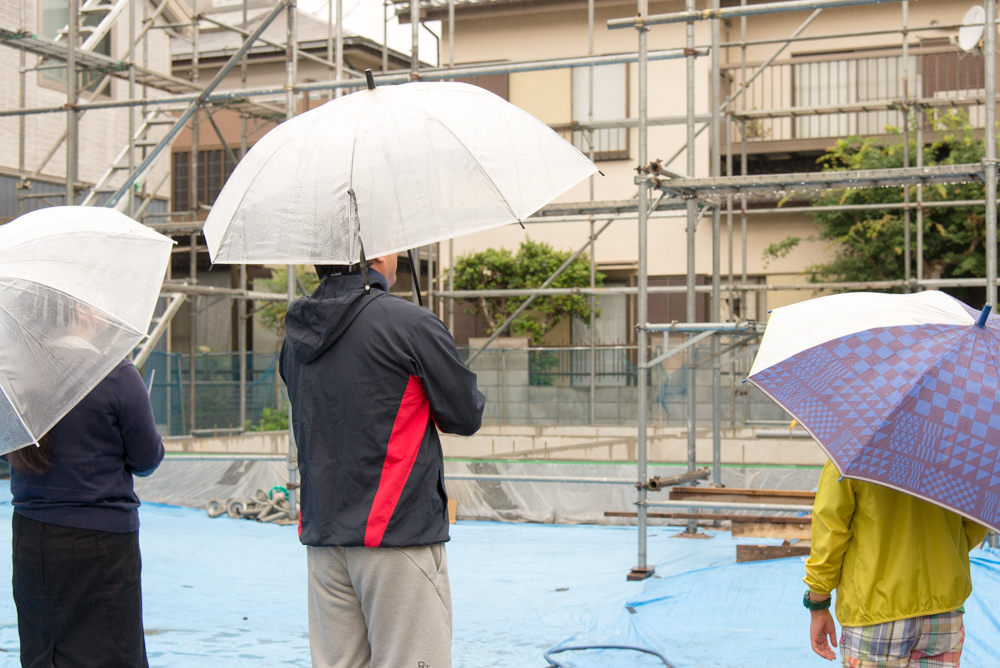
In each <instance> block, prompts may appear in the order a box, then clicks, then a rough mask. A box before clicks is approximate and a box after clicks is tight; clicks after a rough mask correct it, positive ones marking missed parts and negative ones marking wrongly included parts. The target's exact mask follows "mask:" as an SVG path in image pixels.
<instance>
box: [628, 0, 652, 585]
mask: <svg viewBox="0 0 1000 668" xmlns="http://www.w3.org/2000/svg"><path fill="white" fill-rule="evenodd" d="M638 11H639V16H646V15H647V14H649V2H648V0H638ZM636 33H637V34H638V38H639V49H638V51H639V63H638V75H637V77H636V78H637V79H638V88H639V110H638V112H639V132H638V135H639V138H638V139H639V173H640V174H645V173H646V170H647V169H648V165H647V162H648V160H647V155H646V152H647V146H646V142H647V141H648V132H647V128H646V116H647V111H648V110H647V102H648V100H647V95H648V86H649V76H648V71H647V65H648V63H647V60H646V49H647V44H648V32H647V30H646V28H645V26H642V25H638V24H637V25H636ZM638 186H639V198H638V199H639V204H638V206H639V249H638V253H639V267H638V298H637V300H636V318H637V320H638V321H639V322H645V321H646V313H647V308H648V304H649V298H648V294H647V291H646V290H647V287H648V285H649V283H648V265H647V260H648V257H647V256H648V248H647V242H648V235H647V223H648V218H649V210H648V208H647V202H648V198H649V182H648V181H647V180H646V179H641V180H640V182H639V183H638ZM647 340H648V338H647V334H646V330H644V329H640V330H637V331H636V346H637V350H636V366H637V367H638V369H637V370H636V385H637V387H636V390H637V393H638V401H639V406H638V419H637V425H636V432H637V433H636V436H637V438H636V441H637V443H636V446H637V447H636V458H637V461H636V464H637V475H638V484H639V491H638V498H637V499H636V512H637V518H638V522H637V523H638V528H639V531H638V541H639V544H638V557H637V559H636V565H635V567H633V568H632V570H631V571H630V572H629V574H628V576H627V579H628V580H645V579H646V578H648V577H650V576H651V575H652V574H653V571H654V570H655V569H654V568H653V567H652V566H650V565H649V564H648V563H647V561H646V524H647V517H646V514H647V511H646V491H647V490H646V488H645V487H644V486H642V484H643V483H644V482H645V480H646V474H647V471H646V438H647V434H646V418H647V415H646V413H647V410H648V408H649V407H648V406H647V400H646V397H647V394H648V392H649V387H648V385H647V379H648V378H649V369H647V368H646V360H647V355H648V354H649V351H648V350H647Z"/></svg>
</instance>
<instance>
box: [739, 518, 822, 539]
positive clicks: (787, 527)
mask: <svg viewBox="0 0 1000 668" xmlns="http://www.w3.org/2000/svg"><path fill="white" fill-rule="evenodd" d="M772 519H789V520H797V521H796V522H795V523H792V522H772V521H770V520H772ZM732 523H733V525H732V532H733V537H734V538H737V537H746V536H751V537H753V538H785V539H787V540H804V539H808V538H811V537H812V518H811V517H781V518H777V517H775V518H764V519H757V520H747V519H738V520H737V519H734V520H732Z"/></svg>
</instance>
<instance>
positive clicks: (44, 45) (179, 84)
mask: <svg viewBox="0 0 1000 668" xmlns="http://www.w3.org/2000/svg"><path fill="white" fill-rule="evenodd" d="M0 43H2V44H5V45H7V46H9V47H12V48H15V49H20V50H22V51H26V52H28V53H32V54H34V55H36V56H38V57H40V58H45V59H49V60H57V61H60V62H66V58H67V56H68V51H69V49H67V48H66V45H65V44H63V43H61V42H55V41H53V40H50V39H45V38H44V37H39V36H37V35H34V34H32V33H29V32H26V31H25V32H20V31H16V30H8V29H6V28H0ZM76 62H77V66H78V67H80V68H81V69H86V70H90V71H95V72H104V73H106V74H111V75H112V76H115V77H118V78H119V79H127V78H128V70H129V63H126V62H124V61H121V60H116V59H114V58H110V57H108V56H105V55H103V54H100V53H94V52H93V51H84V50H82V49H77V50H76ZM134 70H135V82H136V83H137V84H139V85H140V86H149V87H150V88H155V89H156V90H161V91H163V92H165V93H170V94H171V95H190V94H192V93H201V92H203V91H204V90H205V87H204V86H202V85H200V84H197V83H195V82H193V81H187V80H185V79H181V78H179V77H175V76H171V75H169V74H161V73H159V72H153V71H151V70H147V69H145V68H142V67H139V66H134ZM212 106H215V107H220V108H225V109H232V110H234V111H238V112H240V113H242V114H246V115H248V116H254V117H256V118H262V119H266V120H283V119H284V118H285V110H284V109H282V108H279V107H275V106H272V105H269V104H266V103H262V102H252V101H250V100H248V99H246V98H232V99H227V100H217V101H214V102H213V103H212Z"/></svg>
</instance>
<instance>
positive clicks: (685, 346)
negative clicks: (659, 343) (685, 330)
mask: <svg viewBox="0 0 1000 668" xmlns="http://www.w3.org/2000/svg"><path fill="white" fill-rule="evenodd" d="M713 334H715V330H714V329H710V330H708V331H705V332H702V333H701V334H698V335H696V336H692V337H691V338H690V339H688V340H687V341H685V342H684V343H682V344H681V345H679V346H677V347H676V348H671V349H670V350H668V351H667V352H665V353H663V354H662V355H660V356H659V357H656V358H653V359H652V360H650V361H649V362H647V363H646V368H647V369H652V368H653V367H655V366H656V365H657V364H659V363H660V362H662V361H664V360H666V359H669V358H671V357H673V356H674V355H676V354H677V353H679V352H681V351H682V350H687V349H688V348H690V347H691V346H693V345H694V344H696V343H698V342H699V341H701V340H702V339H707V338H708V337H710V336H712V335H713Z"/></svg>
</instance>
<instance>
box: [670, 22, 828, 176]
mask: <svg viewBox="0 0 1000 668" xmlns="http://www.w3.org/2000/svg"><path fill="white" fill-rule="evenodd" d="M822 12H823V10H822V9H817V10H816V11H814V12H813V13H812V14H810V15H809V18H807V19H806V20H805V21H803V22H802V25H800V26H799V27H798V28H796V29H795V32H793V33H792V36H791V37H789V38H788V41H787V42H782V43H781V46H779V47H778V49H777V50H776V51H775V52H774V53H772V54H771V57H770V58H768V59H767V60H765V61H764V63H763V64H762V65H761V66H760V67H758V68H757V69H755V70H754V72H753V74H752V75H751V76H750V78H749V79H747V80H746V81H744V82H743V83H741V84H740V86H739V88H737V89H736V90H735V91H734V92H733V93H732V94H731V95H730V96H729V97H727V98H726V100H725V102H723V103H722V104H721V105H719V111H725V110H726V109H728V108H729V105H730V104H732V103H733V102H734V101H735V100H736V98H738V97H739V96H740V95H743V94H744V93H746V91H747V89H748V88H749V87H750V84H752V83H753V82H754V80H756V79H757V77H759V76H760V75H761V74H763V73H764V70H766V69H767V68H768V67H770V65H771V63H773V62H774V61H775V60H777V59H778V56H780V55H781V54H782V53H784V51H785V49H787V48H788V46H789V45H790V44H791V43H792V40H794V39H795V38H796V37H798V36H799V35H801V34H802V31H803V30H805V29H806V28H807V27H809V24H810V23H812V22H813V21H815V20H816V18H817V17H818V16H819V15H820V14H821V13H822ZM709 125H710V123H703V124H702V126H701V127H700V128H698V131H697V132H695V133H694V136H695V137H697V136H698V135H700V134H701V133H702V132H704V131H705V129H706V128H707V127H708V126H709ZM686 150H687V146H682V147H681V148H680V149H679V150H678V151H677V152H676V153H674V155H673V157H671V158H670V159H669V160H667V161H666V162H665V163H663V166H664V167H668V166H670V164H671V163H672V162H673V161H674V160H676V159H677V158H678V157H679V156H680V154H681V153H683V152H684V151H686Z"/></svg>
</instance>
